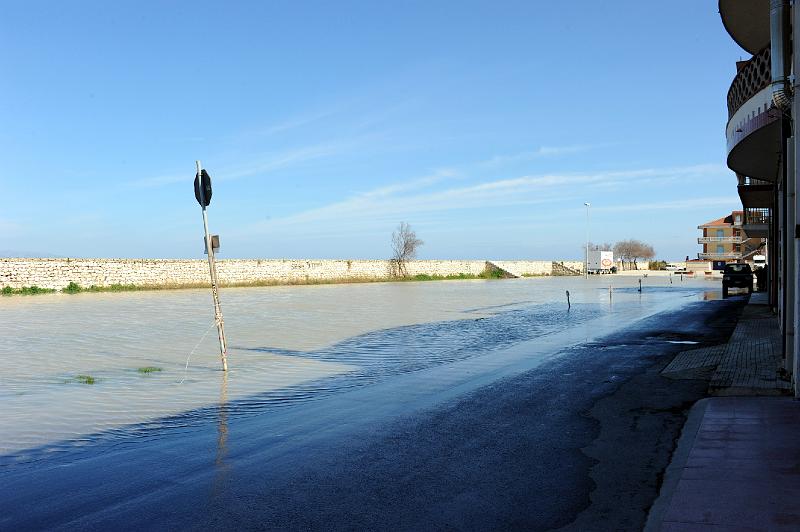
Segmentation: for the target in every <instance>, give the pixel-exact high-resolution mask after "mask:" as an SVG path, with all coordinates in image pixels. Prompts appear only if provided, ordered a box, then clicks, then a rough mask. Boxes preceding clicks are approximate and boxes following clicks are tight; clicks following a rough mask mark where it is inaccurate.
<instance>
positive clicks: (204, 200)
mask: <svg viewBox="0 0 800 532" xmlns="http://www.w3.org/2000/svg"><path fill="white" fill-rule="evenodd" d="M196 163H197V174H196V175H195V178H194V197H195V198H196V199H197V203H199V204H200V207H202V209H203V230H204V231H205V242H206V253H208V269H209V271H210V273H211V295H212V296H213V297H214V321H215V322H216V324H217V332H218V333H219V354H220V358H221V359H222V371H228V342H227V340H225V321H224V320H223V319H222V309H221V308H220V306H219V289H218V286H219V285H218V284H217V263H216V261H215V260H214V246H213V244H212V240H211V237H210V235H209V234H208V215H207V214H206V207H208V204H209V203H211V176H209V175H208V172H206V171H205V170H203V167H202V166H201V165H200V161H196ZM215 236H216V235H215Z"/></svg>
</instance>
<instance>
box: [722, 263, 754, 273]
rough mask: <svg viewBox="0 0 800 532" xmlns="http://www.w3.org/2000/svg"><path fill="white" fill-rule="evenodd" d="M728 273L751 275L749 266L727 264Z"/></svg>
mask: <svg viewBox="0 0 800 532" xmlns="http://www.w3.org/2000/svg"><path fill="white" fill-rule="evenodd" d="M725 271H726V272H727V273H750V265H749V264H727V265H726V266H725Z"/></svg>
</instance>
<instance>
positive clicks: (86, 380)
mask: <svg viewBox="0 0 800 532" xmlns="http://www.w3.org/2000/svg"><path fill="white" fill-rule="evenodd" d="M75 381H76V382H79V383H81V384H94V383H95V382H97V379H95V378H94V377H92V376H91V375H76V376H75Z"/></svg>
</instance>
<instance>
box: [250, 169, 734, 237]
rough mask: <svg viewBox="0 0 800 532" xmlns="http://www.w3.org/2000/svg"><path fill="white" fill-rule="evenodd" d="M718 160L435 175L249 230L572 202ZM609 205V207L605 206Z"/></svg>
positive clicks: (690, 172)
mask: <svg viewBox="0 0 800 532" xmlns="http://www.w3.org/2000/svg"><path fill="white" fill-rule="evenodd" d="M719 171H720V169H719V167H718V166H717V165H695V166H687V167H673V168H663V169H653V168H648V169H641V170H623V171H608V172H596V173H583V174H545V175H536V176H521V177H515V178H509V179H498V180H492V181H483V182H478V183H473V184H470V185H464V186H455V187H454V186H450V187H447V188H438V189H437V188H436V187H434V185H436V184H441V183H443V182H445V181H444V179H446V178H447V177H450V176H451V175H453V174H451V173H447V172H446V173H444V174H443V175H437V174H434V175H432V176H427V177H423V178H418V179H412V180H408V181H405V182H399V183H396V184H393V185H389V186H384V187H380V188H376V189H374V190H371V191H367V192H364V193H361V194H357V195H354V196H352V197H350V198H346V199H344V200H341V201H338V202H334V203H331V204H328V205H325V206H323V207H318V208H314V209H309V210H306V211H301V212H298V213H295V214H292V215H289V216H285V217H282V218H276V219H272V220H268V221H264V222H260V223H258V224H255V225H254V226H251V227H250V228H249V230H248V231H251V232H256V233H258V232H270V231H273V230H279V229H285V228H286V227H293V228H297V227H299V226H304V225H306V226H308V225H317V224H318V225H319V226H324V225H329V224H335V225H336V226H337V227H341V228H342V229H345V228H350V227H352V228H356V227H358V226H359V225H360V226H363V224H364V223H378V222H383V221H386V220H398V219H403V218H408V217H412V216H419V215H423V214H424V215H429V214H432V213H445V212H452V211H456V210H467V209H486V208H495V209H498V208H499V209H502V208H504V207H512V206H520V205H537V204H538V205H541V204H556V203H566V202H569V201H574V200H575V198H576V197H577V195H578V194H579V193H580V194H585V193H586V192H587V191H589V190H591V189H592V188H599V187H605V186H607V184H608V183H624V184H626V185H627V186H632V185H636V184H637V183H639V182H640V181H642V182H645V181H646V182H647V183H648V184H653V183H655V182H657V181H658V180H662V181H664V182H671V181H673V180H675V179H678V178H680V177H681V176H685V177H686V178H687V179H692V180H693V179H697V178H700V177H708V176H716V175H718V173H719ZM714 201H715V202H716V203H715V204H718V205H724V204H726V203H725V202H730V198H728V197H725V198H714ZM692 202H694V204H696V205H701V204H702V200H701V199H695V200H686V201H675V202H671V205H673V208H687V207H686V206H687V205H689V204H692ZM654 205H658V207H655V208H662V209H668V208H670V202H663V203H657V204H654ZM626 208H627V209H628V210H637V209H641V210H645V209H646V208H647V207H646V206H644V205H642V206H630V205H629V206H626ZM608 209H611V207H609V208H608Z"/></svg>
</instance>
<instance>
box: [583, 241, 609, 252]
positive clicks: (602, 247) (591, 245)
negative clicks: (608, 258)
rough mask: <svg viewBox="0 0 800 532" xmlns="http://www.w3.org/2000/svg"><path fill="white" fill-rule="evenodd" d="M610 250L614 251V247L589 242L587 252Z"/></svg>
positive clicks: (605, 243)
mask: <svg viewBox="0 0 800 532" xmlns="http://www.w3.org/2000/svg"><path fill="white" fill-rule="evenodd" d="M612 249H614V245H613V244H610V243H608V242H603V243H602V244H595V243H594V242H589V251H611V250H612Z"/></svg>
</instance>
